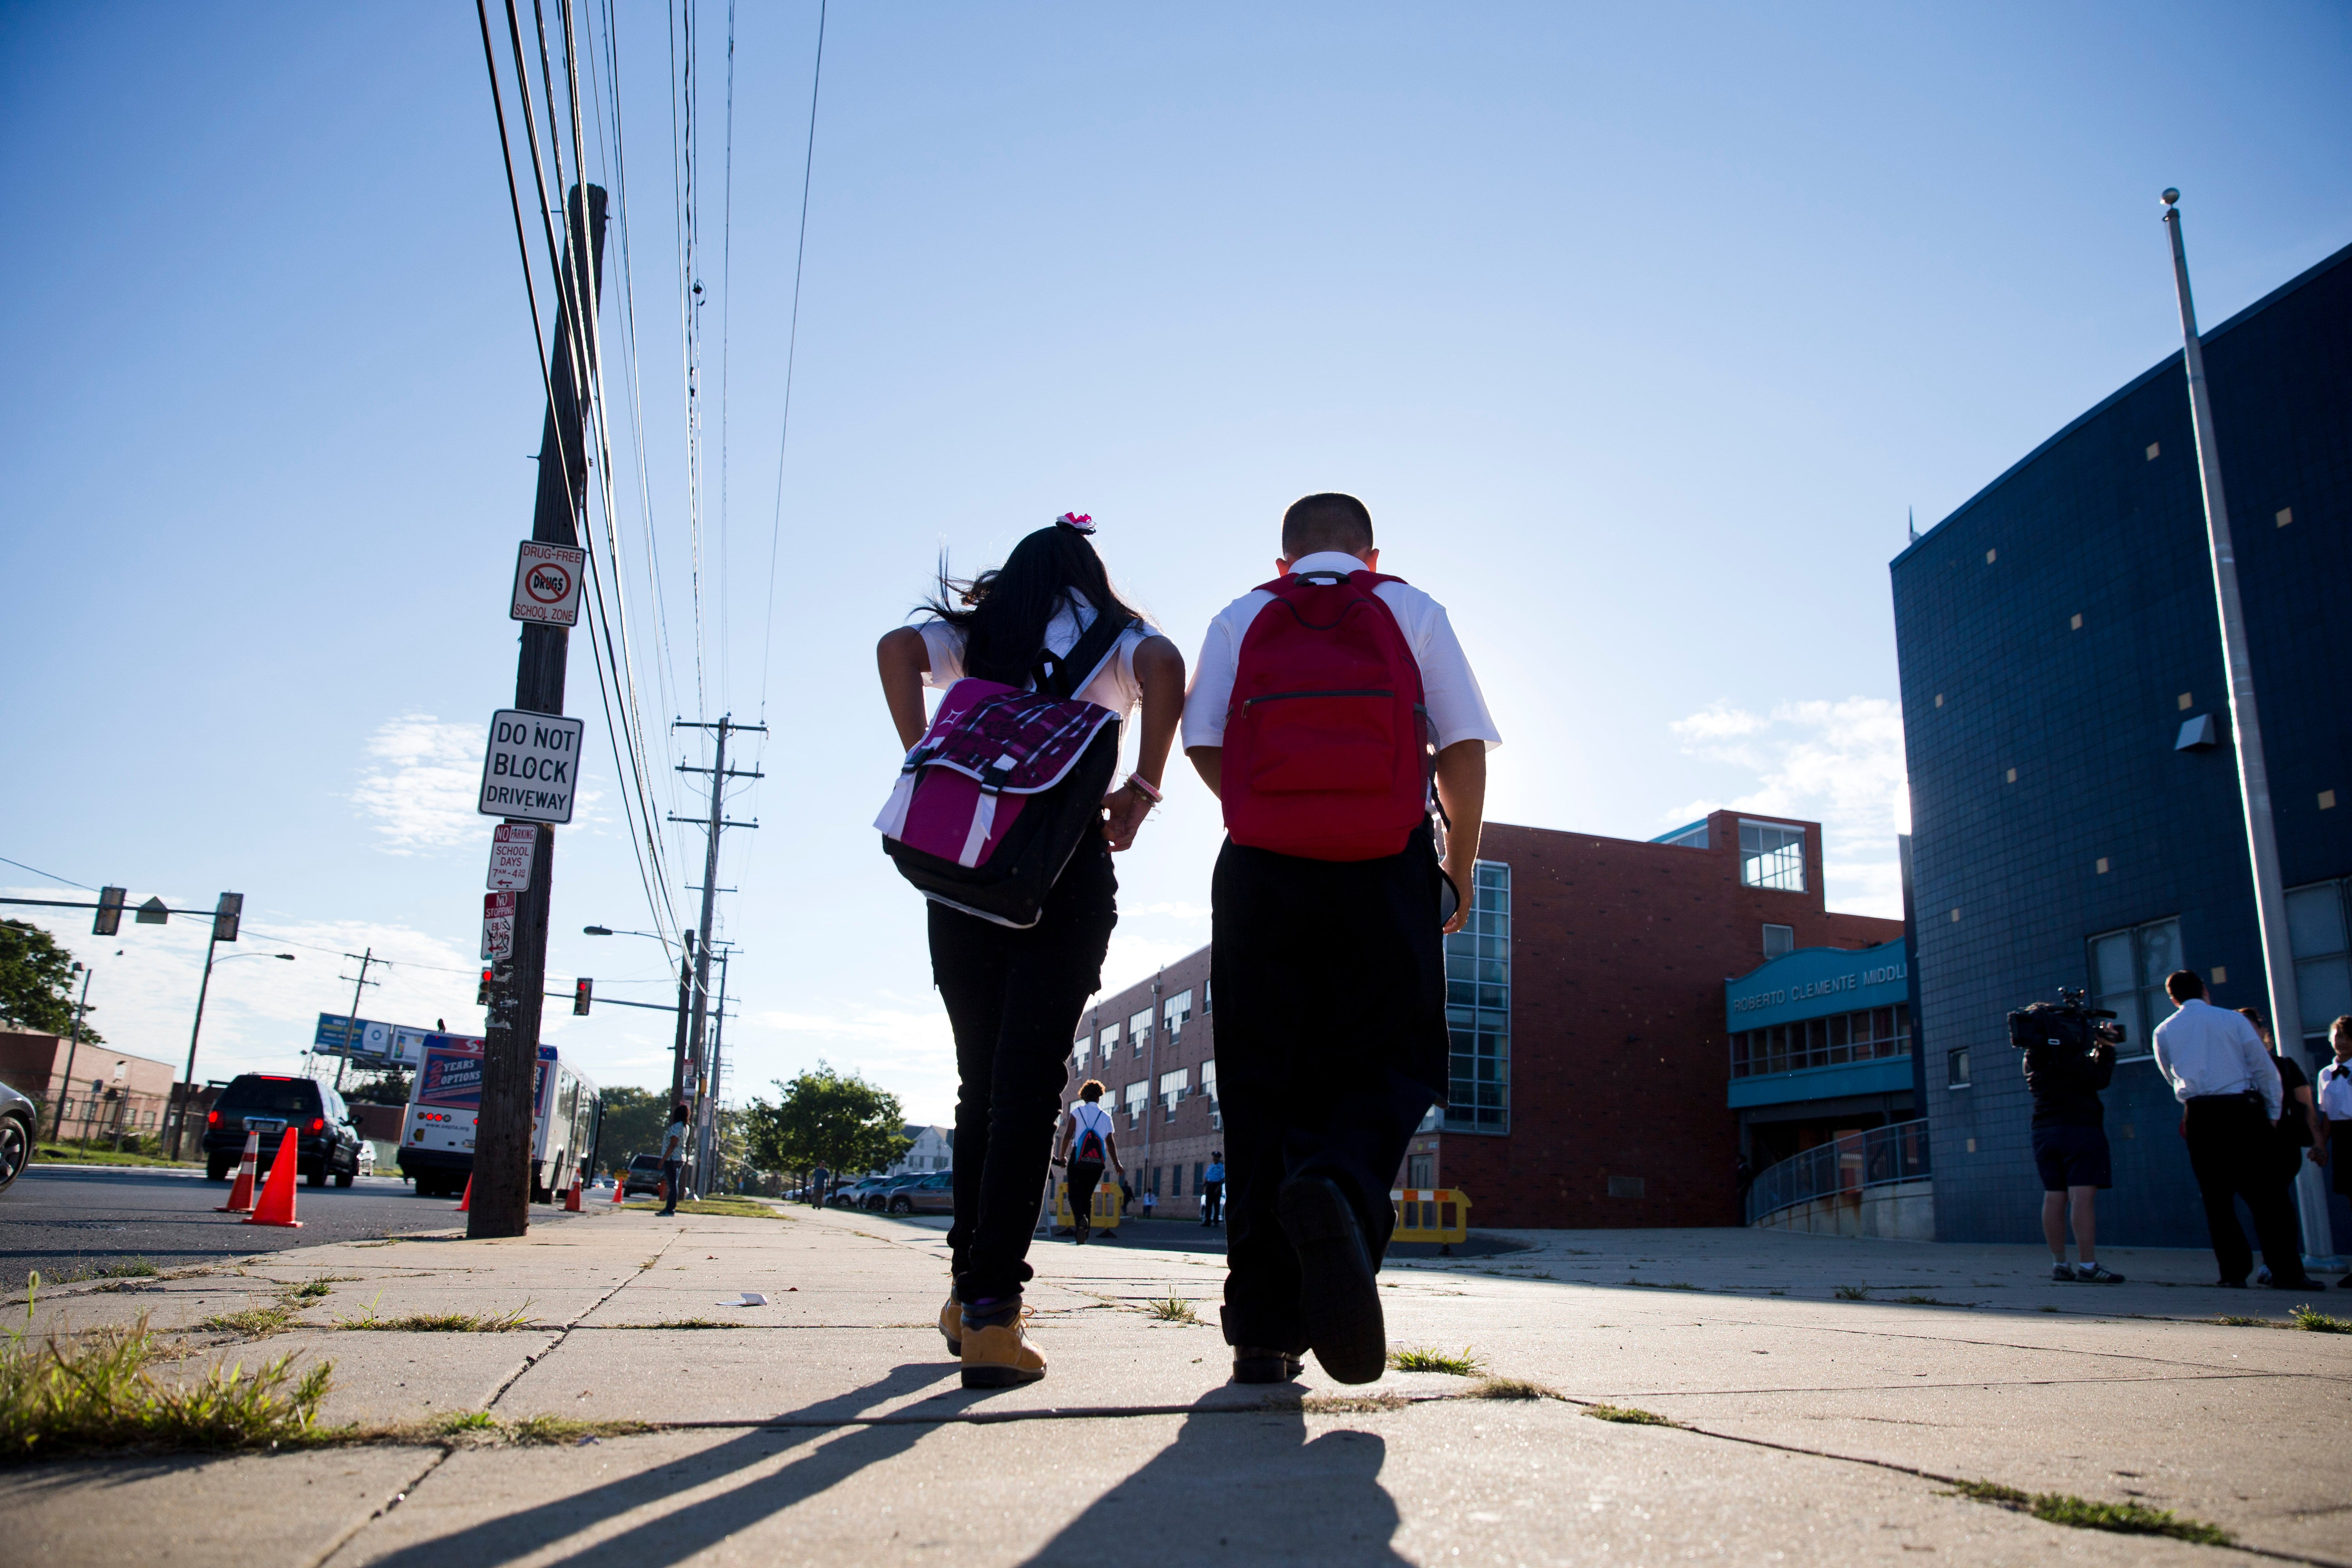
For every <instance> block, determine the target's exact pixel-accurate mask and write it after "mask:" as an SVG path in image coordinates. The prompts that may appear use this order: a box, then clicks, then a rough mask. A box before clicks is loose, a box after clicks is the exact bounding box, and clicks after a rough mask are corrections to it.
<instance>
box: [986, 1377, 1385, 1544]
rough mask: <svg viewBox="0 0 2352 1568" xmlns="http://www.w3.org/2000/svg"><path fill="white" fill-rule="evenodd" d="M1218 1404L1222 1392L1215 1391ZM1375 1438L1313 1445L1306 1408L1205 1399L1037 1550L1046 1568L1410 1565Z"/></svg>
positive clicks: (1334, 1437)
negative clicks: (1235, 1406)
mask: <svg viewBox="0 0 2352 1568" xmlns="http://www.w3.org/2000/svg"><path fill="white" fill-rule="evenodd" d="M1209 1397H1211V1398H1213V1397H1215V1396H1214V1395H1211V1396H1209ZM1388 1451H1389V1450H1388V1443H1387V1441H1386V1440H1385V1439H1384V1438H1382V1437H1381V1436H1380V1435H1379V1434H1378V1433H1375V1432H1360V1431H1347V1430H1341V1431H1336V1432H1326V1433H1324V1434H1323V1436H1320V1437H1318V1438H1315V1439H1314V1440H1313V1441H1311V1442H1310V1441H1308V1440H1307V1417H1306V1415H1305V1413H1304V1412H1302V1411H1298V1410H1269V1411H1265V1412H1263V1413H1254V1414H1250V1415H1240V1414H1236V1413H1234V1412H1233V1411H1231V1409H1230V1408H1227V1409H1225V1410H1223V1411H1220V1410H1218V1409H1216V1408H1214V1407H1213V1406H1212V1405H1210V1404H1209V1402H1208V1399H1206V1398H1204V1399H1203V1400H1202V1402H1201V1403H1200V1404H1199V1405H1196V1406H1195V1407H1194V1409H1193V1412H1192V1415H1188V1416H1186V1417H1185V1419H1184V1425H1183V1426H1181V1427H1179V1428H1178V1429H1177V1433H1176V1440H1175V1441H1174V1442H1173V1443H1171V1444H1169V1445H1168V1447H1165V1448H1162V1449H1160V1452H1158V1453H1157V1454H1154V1455H1153V1456H1152V1457H1151V1458H1150V1459H1149V1460H1147V1461H1146V1462H1145V1463H1144V1465H1143V1467H1142V1468H1140V1469H1139V1470H1137V1471H1136V1472H1135V1473H1134V1474H1133V1475H1131V1476H1129V1477H1128V1478H1127V1479H1125V1480H1123V1481H1121V1482H1119V1483H1118V1485H1117V1486H1116V1487H1113V1488H1112V1489H1110V1490H1109V1491H1108V1492H1105V1493H1104V1494H1103V1495H1102V1496H1101V1497H1099V1498H1097V1499H1096V1500H1095V1501H1094V1503H1093V1505H1092V1506H1090V1507H1089V1508H1087V1510H1086V1511H1085V1512H1084V1513H1082V1514H1080V1515H1078V1517H1077V1518H1076V1519H1074V1520H1072V1521H1070V1522H1069V1524H1068V1525H1067V1526H1066V1528H1065V1529H1064V1530H1063V1531H1062V1532H1061V1533H1060V1534H1059V1535H1056V1536H1055V1538H1054V1539H1053V1540H1051V1541H1049V1542H1046V1543H1045V1546H1044V1547H1043V1548H1041V1549H1040V1550H1039V1551H1038V1552H1037V1554H1036V1555H1035V1556H1034V1557H1032V1558H1030V1559H1029V1561H1030V1562H1031V1563H1035V1564H1040V1565H1044V1568H1100V1565H1101V1564H1102V1563H1106V1562H1116V1561H1132V1560H1135V1559H1136V1558H1138V1557H1140V1558H1141V1559H1143V1560H1146V1561H1161V1562H1183V1561H1186V1560H1193V1561H1198V1560H1201V1559H1203V1558H1209V1557H1213V1556H1217V1555H1219V1549H1221V1548H1222V1549H1223V1552H1225V1553H1230V1554H1232V1556H1233V1558H1234V1559H1244V1560H1252V1561H1255V1560H1270V1561H1278V1562H1281V1563H1286V1564H1287V1563H1346V1564H1349V1568H1358V1565H1362V1564H1375V1563H1403V1562H1404V1561H1405V1559H1404V1558H1402V1557H1401V1556H1399V1555H1398V1554H1397V1552H1396V1551H1395V1549H1394V1548H1393V1547H1391V1545H1390V1544H1389V1542H1390V1540H1391V1537H1392V1536H1394V1535H1395V1534H1396V1528H1397V1506H1396V1500H1395V1499H1393V1498H1391V1497H1390V1496H1389V1494H1388V1489H1386V1488H1384V1487H1382V1486H1381V1479H1380V1478H1381V1466H1382V1465H1383V1464H1385V1463H1386V1462H1387V1459H1388Z"/></svg>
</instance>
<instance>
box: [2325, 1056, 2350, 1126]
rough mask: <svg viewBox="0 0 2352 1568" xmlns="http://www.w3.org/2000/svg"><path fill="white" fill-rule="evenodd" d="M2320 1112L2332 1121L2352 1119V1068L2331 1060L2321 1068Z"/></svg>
mask: <svg viewBox="0 0 2352 1568" xmlns="http://www.w3.org/2000/svg"><path fill="white" fill-rule="evenodd" d="M2319 1113H2320V1114H2321V1115H2322V1116H2325V1117H2326V1118H2327V1120H2328V1121H2352V1068H2347V1067H2346V1066H2345V1065H2344V1064H2343V1063H2342V1062H2338V1061H2331V1062H2329V1063H2328V1064H2327V1065H2326V1067H2324V1068H2320V1069H2319Z"/></svg>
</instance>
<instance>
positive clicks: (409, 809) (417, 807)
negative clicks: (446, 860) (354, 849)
mask: <svg viewBox="0 0 2352 1568" xmlns="http://www.w3.org/2000/svg"><path fill="white" fill-rule="evenodd" d="M482 745H483V731H482V729H481V727H480V726H478V725H467V724H444V723H442V722H440V721H438V720H436V718H434V716H433V715H432V714H430V713H406V714H403V715H402V716H401V717H399V718H397V719H394V720H391V721H387V722H385V723H383V724H382V725H380V726H378V727H377V730H376V731H375V733H374V734H373V735H372V736H370V737H369V738H368V743H367V754H368V756H369V757H370V759H372V766H371V768H370V771H369V772H368V773H366V774H364V775H363V776H362V778H361V780H360V782H359V786H358V787H357V788H356V789H354V790H352V796H351V798H352V803H353V804H354V805H358V806H359V808H360V809H361V811H362V813H364V814H365V815H367V816H371V817H373V818H374V819H375V830H376V832H378V833H379V834H381V835H383V839H382V841H381V842H380V843H379V844H378V845H377V847H378V848H380V849H382V850H383V852H384V853H385V854H387V855H414V854H416V853H417V852H419V851H420V850H425V851H429V850H436V849H452V848H456V847H458V846H460V845H462V844H465V843H467V842H468V841H470V840H472V839H474V838H477V837H482V835H481V834H480V833H479V832H478V829H479V827H480V826H481V822H482V818H481V816H480V814H479V813H478V812H477V811H476V810H475V809H474V806H475V800H476V795H475V792H476V790H477V789H478V788H479V786H480V784H481V779H482Z"/></svg>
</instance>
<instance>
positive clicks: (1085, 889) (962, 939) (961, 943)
mask: <svg viewBox="0 0 2352 1568" xmlns="http://www.w3.org/2000/svg"><path fill="white" fill-rule="evenodd" d="M1117 899H1118V879H1117V878H1116V877H1114V876H1113V875H1112V874H1111V868H1110V850H1109V847H1108V846H1107V845H1105V844H1104V843H1103V841H1102V840H1101V839H1100V838H1098V837H1094V836H1092V835H1089V836H1088V837H1086V838H1084V839H1082V840H1080V842H1079V844H1078V847H1077V852H1076V854H1074V855H1072V856H1071V857H1070V863H1069V865H1068V866H1067V867H1066V868H1064V869H1063V871H1062V875H1061V879H1060V880H1058V881H1056V882H1055V884H1054V890H1053V891H1052V892H1050V893H1048V894H1047V895H1046V896H1045V912H1044V913H1043V914H1042V915H1041V916H1040V917H1039V918H1038V921H1037V923H1036V924H1035V925H1034V926H1031V927H1030V928H1029V929H1028V930H1026V931H1013V930H1012V929H1010V928H1009V927H1005V926H1001V925H997V924H995V923H994V922H992V921H984V920H982V919H980V918H979V917H978V916H976V915H968V914H965V913H963V912H962V911H961V910H951V909H949V908H947V907H946V906H945V905H943V904H936V903H935V904H933V905H931V907H930V920H931V980H932V982H933V984H936V985H938V986H939V988H940V999H941V1000H942V1001H944V1002H945V1003H946V1004H947V1010H948V1022H949V1023H950V1025H951V1026H953V1027H954V1030H955V1046H956V1071H957V1074H958V1077H959V1079H960V1080H961V1082H960V1087H959V1088H958V1089H957V1091H956V1150H955V1154H956V1158H955V1225H954V1226H953V1227H952V1228H951V1229H950V1230H949V1232H948V1247H949V1250H950V1252H951V1253H952V1255H953V1258H954V1268H955V1277H956V1291H957V1294H958V1295H959V1296H960V1297H961V1299H962V1300H965V1301H967V1302H970V1301H985V1300H1003V1299H1005V1298H1016V1299H1017V1298H1018V1297H1019V1296H1020V1294H1021V1286H1022V1282H1023V1281H1024V1280H1026V1279H1028V1278H1029V1273H1030V1270H1029V1265H1028V1264H1027V1263H1026V1262H1024V1258H1026V1257H1027V1256H1028V1252H1029V1238H1030V1236H1031V1234H1032V1233H1033V1232H1034V1230H1035V1229H1036V1226H1037V1194H1038V1193H1039V1192H1040V1191H1042V1190H1043V1189H1044V1187H1045V1171H1046V1167H1047V1164H1048V1163H1050V1161H1051V1160H1052V1157H1053V1139H1054V1122H1055V1118H1057V1117H1058V1116H1059V1115H1060V1114H1061V1110H1062V1085H1063V1082H1064V1080H1065V1079H1066V1078H1067V1077H1068V1069H1067V1068H1066V1065H1065V1064H1066V1062H1067V1061H1068V1059H1069V1055H1070V1041H1071V1040H1072V1039H1073V1038H1075V1037H1076V1035H1077V1030H1078V1016H1079V1015H1080V1014H1081V1013H1083V1012H1084V1011H1085V1010H1086V1005H1087V997H1089V996H1091V995H1093V994H1095V992H1096V991H1097V990H1098V989H1099V988H1100V987H1101V985H1102V961H1103V950H1104V949H1105V948H1106V947H1108V945H1109V943H1110V928H1111V927H1112V926H1113V925H1115V924H1117V923H1118V910H1117Z"/></svg>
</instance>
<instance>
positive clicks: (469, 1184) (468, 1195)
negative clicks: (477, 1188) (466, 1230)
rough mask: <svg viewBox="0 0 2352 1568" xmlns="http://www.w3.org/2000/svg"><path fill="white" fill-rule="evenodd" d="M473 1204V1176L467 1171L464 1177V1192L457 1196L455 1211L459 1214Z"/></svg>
mask: <svg viewBox="0 0 2352 1568" xmlns="http://www.w3.org/2000/svg"><path fill="white" fill-rule="evenodd" d="M473 1206H474V1178H473V1176H472V1175H471V1174H470V1173H468V1174H467V1177H466V1190H465V1192H464V1193H463V1194H461V1195H460V1196H459V1197H458V1199H457V1212H458V1213H459V1214H464V1213H466V1212H467V1210H469V1209H471V1208H472V1207H473Z"/></svg>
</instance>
